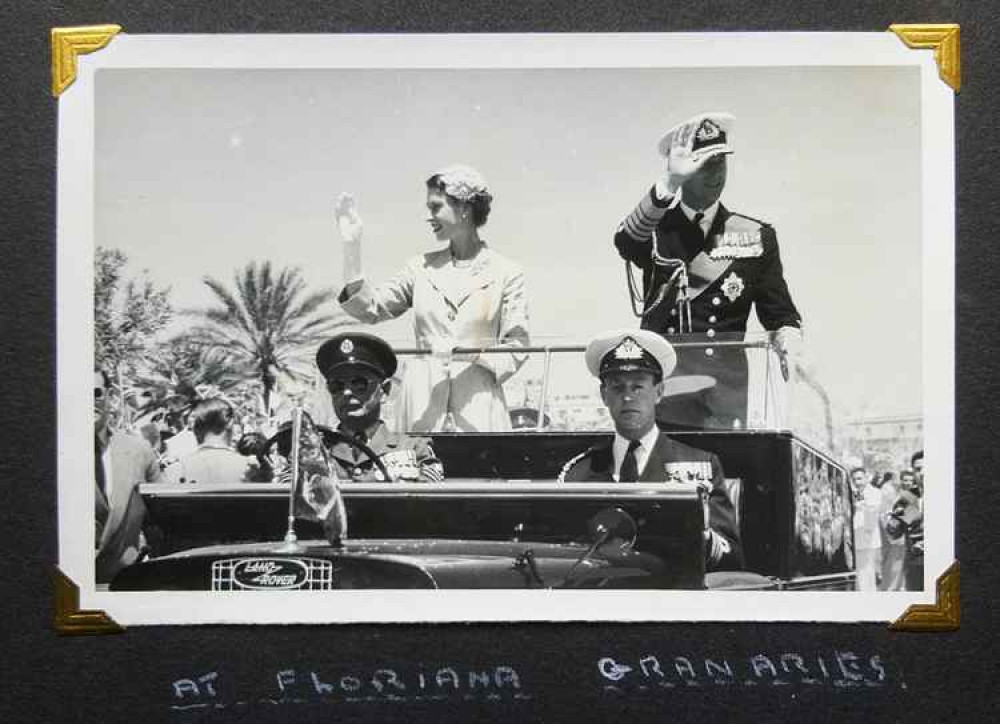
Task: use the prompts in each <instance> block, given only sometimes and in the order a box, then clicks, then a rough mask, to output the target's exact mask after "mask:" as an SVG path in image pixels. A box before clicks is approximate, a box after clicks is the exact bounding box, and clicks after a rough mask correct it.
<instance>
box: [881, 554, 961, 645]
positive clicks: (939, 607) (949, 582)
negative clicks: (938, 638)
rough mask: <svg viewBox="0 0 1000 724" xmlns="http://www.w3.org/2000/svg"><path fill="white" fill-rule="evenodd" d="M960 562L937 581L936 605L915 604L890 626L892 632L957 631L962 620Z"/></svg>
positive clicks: (953, 564)
mask: <svg viewBox="0 0 1000 724" xmlns="http://www.w3.org/2000/svg"><path fill="white" fill-rule="evenodd" d="M958 578H959V576H958V561H955V562H954V563H952V564H951V565H950V566H948V568H947V570H945V572H944V573H942V574H941V575H940V576H939V577H938V579H937V586H936V588H937V595H936V597H935V601H934V603H915V604H913V605H912V606H910V607H908V608H907V609H906V610H905V611H904V612H903V615H902V616H900V617H899V618H897V619H896V620H895V621H893V622H892V624H890V626H889V629H890V630H891V631H957V630H958V627H959V622H960V619H961V600H960V595H959V580H958Z"/></svg>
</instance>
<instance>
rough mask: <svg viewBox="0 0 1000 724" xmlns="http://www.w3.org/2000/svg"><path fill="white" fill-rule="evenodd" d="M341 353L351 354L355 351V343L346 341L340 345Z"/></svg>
mask: <svg viewBox="0 0 1000 724" xmlns="http://www.w3.org/2000/svg"><path fill="white" fill-rule="evenodd" d="M340 351H341V352H343V353H344V354H350V353H351V352H353V351H354V342H352V341H351V340H349V339H345V340H344V341H343V342H341V343H340Z"/></svg>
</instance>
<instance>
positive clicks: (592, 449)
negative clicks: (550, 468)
mask: <svg viewBox="0 0 1000 724" xmlns="http://www.w3.org/2000/svg"><path fill="white" fill-rule="evenodd" d="M597 450H598V447H597V446H596V445H592V446H590V447H588V448H587V449H586V450H584V451H583V452H582V453H579V454H578V455H574V456H573V457H571V458H570V459H569V460H568V461H567V462H566V464H565V465H563V466H562V470H560V471H559V477H557V478H556V482H557V483H565V482H566V473H568V472H569V471H570V470H571V469H572V468H573V466H574V465H576V464H577V463H578V462H580V461H581V460H583V459H584V458H585V457H587V456H588V455H593V454H594V453H595V452H597Z"/></svg>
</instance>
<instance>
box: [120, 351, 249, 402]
mask: <svg viewBox="0 0 1000 724" xmlns="http://www.w3.org/2000/svg"><path fill="white" fill-rule="evenodd" d="M249 376H250V374H249V373H248V370H247V369H246V368H243V367H241V366H240V365H239V364H238V363H235V361H233V360H230V359H229V358H228V356H227V355H226V354H225V353H224V352H222V351H221V350H213V349H210V348H206V347H202V346H200V345H197V344H193V343H191V342H189V341H186V340H185V339H183V338H180V339H176V340H172V341H170V342H166V343H164V344H161V345H160V347H159V348H158V349H157V353H156V354H155V355H154V356H153V357H152V358H151V359H150V360H149V361H148V363H147V364H146V366H145V367H143V368H142V369H140V370H138V371H137V372H136V374H135V375H134V376H133V379H132V384H131V386H130V387H128V388H126V389H125V390H123V394H124V395H125V397H126V399H127V400H128V402H129V403H130V405H131V406H132V407H133V408H135V412H136V414H137V415H138V416H139V417H142V416H143V415H146V414H148V413H150V412H153V411H156V410H159V409H161V408H163V407H164V406H166V404H167V401H168V400H177V401H178V404H180V405H181V406H182V407H187V406H189V405H191V404H193V403H194V402H195V401H196V400H197V399H198V397H199V389H203V388H205V387H210V388H212V389H214V390H217V391H218V392H221V393H223V394H233V393H236V392H237V391H238V390H239V389H240V388H241V387H242V386H245V385H247V378H248V377H249Z"/></svg>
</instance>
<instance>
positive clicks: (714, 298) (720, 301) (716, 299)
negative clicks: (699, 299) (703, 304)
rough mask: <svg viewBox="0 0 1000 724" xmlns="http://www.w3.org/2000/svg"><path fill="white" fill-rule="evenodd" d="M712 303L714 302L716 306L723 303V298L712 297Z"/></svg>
mask: <svg viewBox="0 0 1000 724" xmlns="http://www.w3.org/2000/svg"><path fill="white" fill-rule="evenodd" d="M712 304H714V305H715V306H719V305H720V304H722V300H721V299H719V298H718V297H712Z"/></svg>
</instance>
